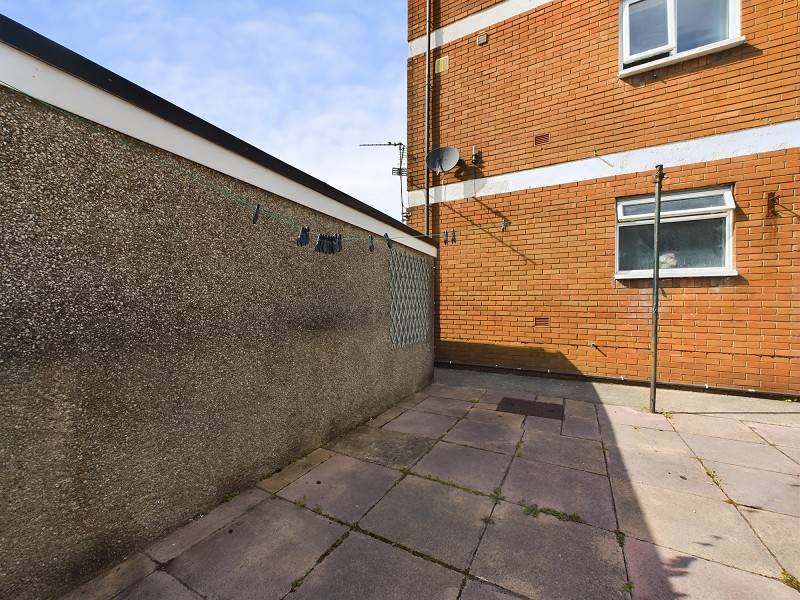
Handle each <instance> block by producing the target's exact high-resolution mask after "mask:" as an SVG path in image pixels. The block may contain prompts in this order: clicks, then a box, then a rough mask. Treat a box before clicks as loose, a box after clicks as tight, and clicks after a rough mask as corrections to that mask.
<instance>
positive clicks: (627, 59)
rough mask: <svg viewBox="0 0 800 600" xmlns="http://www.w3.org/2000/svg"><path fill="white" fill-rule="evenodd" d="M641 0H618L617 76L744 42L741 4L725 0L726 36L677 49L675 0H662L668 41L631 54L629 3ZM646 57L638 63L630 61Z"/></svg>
mask: <svg viewBox="0 0 800 600" xmlns="http://www.w3.org/2000/svg"><path fill="white" fill-rule="evenodd" d="M641 1H642V0H620V10H619V74H620V77H625V76H629V75H635V74H637V73H641V72H643V71H649V70H652V69H655V68H658V67H661V66H665V65H670V64H674V63H678V62H682V61H684V60H689V59H691V58H695V57H698V56H705V55H707V54H712V53H714V52H720V51H722V50H726V49H728V48H733V47H735V46H739V45H741V44H743V43H744V42H745V38H744V36H742V35H741V22H742V7H741V0H727V1H728V37H727V38H725V39H723V40H719V41H716V42H712V43H711V44H705V45H703V46H698V47H696V48H692V49H690V50H684V51H683V52H678V50H677V48H678V30H677V22H678V21H677V0H665V2H666V3H667V44H665V45H663V46H660V47H658V48H653V49H651V50H646V51H644V52H639V53H638V54H634V55H630V53H629V50H630V27H629V20H630V6H631V5H632V4H636V3H637V2H641ZM667 52H669V56H666V57H663V58H659V59H654V60H650V61H648V60H647V59H648V58H651V57H653V56H658V55H659V54H664V53H667ZM639 61H646V62H643V63H641V64H633V65H631V63H637V62H639Z"/></svg>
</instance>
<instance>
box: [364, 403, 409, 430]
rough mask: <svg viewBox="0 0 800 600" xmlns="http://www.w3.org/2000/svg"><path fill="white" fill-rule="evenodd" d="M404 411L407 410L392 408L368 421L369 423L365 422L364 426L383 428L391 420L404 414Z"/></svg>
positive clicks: (397, 407)
mask: <svg viewBox="0 0 800 600" xmlns="http://www.w3.org/2000/svg"><path fill="white" fill-rule="evenodd" d="M406 410H407V409H405V408H403V407H400V406H393V407H392V408H389V409H387V410H385V411H383V412H382V413H381V414H379V415H378V416H377V417H375V418H374V419H370V420H369V421H367V422H366V425H369V426H370V427H383V426H384V425H386V424H387V423H388V422H389V421H391V420H392V419H395V418H397V417H399V416H400V415H402V414H403V413H404V412H406Z"/></svg>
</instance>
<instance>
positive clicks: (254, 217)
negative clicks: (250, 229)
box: [253, 204, 261, 225]
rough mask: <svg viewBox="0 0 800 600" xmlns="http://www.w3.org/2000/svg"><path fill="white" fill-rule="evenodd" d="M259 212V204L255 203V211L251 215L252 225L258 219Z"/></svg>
mask: <svg viewBox="0 0 800 600" xmlns="http://www.w3.org/2000/svg"><path fill="white" fill-rule="evenodd" d="M260 213H261V205H260V204H256V212H255V214H254V215H253V225H255V224H256V221H258V215H259V214H260Z"/></svg>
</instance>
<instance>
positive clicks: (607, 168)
mask: <svg viewBox="0 0 800 600" xmlns="http://www.w3.org/2000/svg"><path fill="white" fill-rule="evenodd" d="M798 147H800V120H794V121H786V122H784V123H775V124H774V125H765V126H763V127H752V128H750V129H742V130H740V131H734V132H731V133H722V134H718V135H711V136H707V137H702V138H695V139H693V140H686V141H683V142H674V143H671V144H663V145H660V146H651V147H649V148H638V149H636V150H627V151H625V152H617V153H614V154H607V155H605V156H596V157H592V158H586V159H582V160H575V161H571V162H565V163H560V164H556V165H550V166H548V167H540V168H538V169H529V170H526V171H516V172H514V173H506V174H503V175H495V176H492V177H484V178H482V179H473V180H468V181H459V182H457V183H450V184H446V185H444V186H436V187H432V188H431V189H430V194H431V198H430V201H431V202H432V203H435V202H448V201H453V200H463V199H465V198H480V197H483V196H493V195H495V194H506V193H509V192H521V191H524V190H529V189H537V188H544V187H548V186H554V185H567V184H572V183H579V182H581V181H589V180H592V179H602V178H606V177H617V176H620V175H629V174H631V173H640V172H643V171H648V170H650V169H654V168H655V166H656V165H664V168H669V167H682V166H686V165H693V164H697V163H704V162H712V161H715V160H722V159H726V158H739V157H742V156H751V155H754V154H760V153H766V152H776V151H778V150H787V149H789V148H798ZM445 177H447V175H445ZM408 204H409V206H421V205H423V204H425V191H424V190H414V191H411V192H409V194H408Z"/></svg>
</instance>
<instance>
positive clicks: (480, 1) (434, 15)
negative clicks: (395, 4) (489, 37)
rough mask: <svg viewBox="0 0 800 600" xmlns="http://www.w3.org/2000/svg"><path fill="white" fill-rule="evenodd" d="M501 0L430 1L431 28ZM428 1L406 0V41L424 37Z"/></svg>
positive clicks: (451, 21) (452, 21) (448, 23)
mask: <svg viewBox="0 0 800 600" xmlns="http://www.w3.org/2000/svg"><path fill="white" fill-rule="evenodd" d="M501 2H503V0H477V1H476V0H431V26H432V27H433V28H434V29H438V28H439V27H444V26H445V25H450V24H451V23H454V22H455V21H458V20H460V19H463V18H464V17H468V16H469V15H471V14H474V13H476V12H480V11H482V10H484V9H486V8H489V7H491V6H492V5H493V4H500V3H501ZM427 3H428V0H408V39H409V40H413V39H415V38H418V37H420V36H421V35H425V8H426V6H427Z"/></svg>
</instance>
